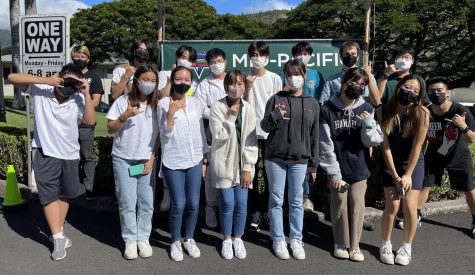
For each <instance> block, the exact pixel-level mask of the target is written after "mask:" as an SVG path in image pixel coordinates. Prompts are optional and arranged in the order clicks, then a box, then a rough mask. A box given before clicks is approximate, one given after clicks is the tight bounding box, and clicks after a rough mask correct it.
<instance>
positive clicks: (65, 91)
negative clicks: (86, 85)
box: [59, 86, 79, 97]
mask: <svg viewBox="0 0 475 275" xmlns="http://www.w3.org/2000/svg"><path fill="white" fill-rule="evenodd" d="M59 91H60V92H61V94H62V95H63V96H64V97H70V96H72V95H73V94H75V93H77V92H79V91H78V90H77V89H76V88H75V87H72V86H65V87H63V88H59Z"/></svg>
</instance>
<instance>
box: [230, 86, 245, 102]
mask: <svg viewBox="0 0 475 275" xmlns="http://www.w3.org/2000/svg"><path fill="white" fill-rule="evenodd" d="M243 94H244V89H237V88H231V87H230V88H228V96H229V98H231V99H238V98H241V96H242V95H243Z"/></svg>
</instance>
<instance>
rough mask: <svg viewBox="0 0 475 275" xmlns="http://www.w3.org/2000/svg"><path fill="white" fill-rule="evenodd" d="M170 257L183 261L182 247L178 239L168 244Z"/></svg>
mask: <svg viewBox="0 0 475 275" xmlns="http://www.w3.org/2000/svg"><path fill="white" fill-rule="evenodd" d="M170 258H172V260H173V261H175V262H180V261H183V249H182V248H181V242H180V241H176V242H173V243H172V244H170Z"/></svg>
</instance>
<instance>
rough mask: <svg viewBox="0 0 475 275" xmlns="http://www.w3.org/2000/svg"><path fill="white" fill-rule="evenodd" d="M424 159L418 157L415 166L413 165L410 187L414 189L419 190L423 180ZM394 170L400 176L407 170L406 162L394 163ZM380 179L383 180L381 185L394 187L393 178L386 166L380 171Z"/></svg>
mask: <svg viewBox="0 0 475 275" xmlns="http://www.w3.org/2000/svg"><path fill="white" fill-rule="evenodd" d="M424 166H425V165H424V159H422V158H420V159H418V160H417V163H416V167H414V171H413V172H412V176H411V178H412V189H414V190H419V191H420V190H421V189H422V183H423V182H424ZM395 168H396V171H397V173H398V175H399V176H402V175H403V174H404V172H406V170H407V164H395ZM381 174H382V180H383V187H396V184H395V183H394V179H393V177H392V175H391V173H390V172H389V169H388V168H386V167H385V168H384V169H383V171H382V173H381Z"/></svg>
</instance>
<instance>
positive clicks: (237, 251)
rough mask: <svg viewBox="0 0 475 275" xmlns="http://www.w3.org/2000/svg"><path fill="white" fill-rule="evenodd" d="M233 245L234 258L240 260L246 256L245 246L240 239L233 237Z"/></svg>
mask: <svg viewBox="0 0 475 275" xmlns="http://www.w3.org/2000/svg"><path fill="white" fill-rule="evenodd" d="M233 247H234V255H235V256H236V258H238V259H240V260H242V259H245V258H246V257H247V252H246V248H245V247H244V242H243V241H242V240H241V239H234V241H233Z"/></svg>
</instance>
